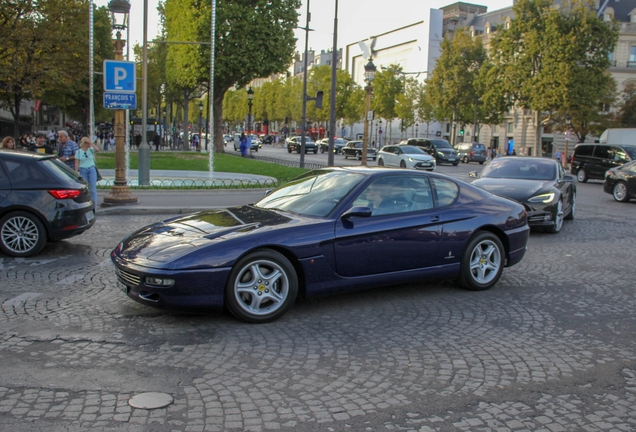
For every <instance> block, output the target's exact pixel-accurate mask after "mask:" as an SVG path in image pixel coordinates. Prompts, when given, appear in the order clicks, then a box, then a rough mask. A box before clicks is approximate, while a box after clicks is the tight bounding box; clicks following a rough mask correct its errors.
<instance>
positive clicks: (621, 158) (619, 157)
mask: <svg viewBox="0 0 636 432" xmlns="http://www.w3.org/2000/svg"><path fill="white" fill-rule="evenodd" d="M609 158H610V159H612V160H614V161H616V162H623V163H624V162H628V161H629V157H628V156H627V153H625V150H623V149H622V148H620V147H610V149H609Z"/></svg>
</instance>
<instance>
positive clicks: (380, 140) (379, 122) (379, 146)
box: [378, 119, 382, 148]
mask: <svg viewBox="0 0 636 432" xmlns="http://www.w3.org/2000/svg"><path fill="white" fill-rule="evenodd" d="M378 127H379V130H378V148H382V119H378Z"/></svg>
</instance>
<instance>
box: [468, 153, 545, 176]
mask: <svg viewBox="0 0 636 432" xmlns="http://www.w3.org/2000/svg"><path fill="white" fill-rule="evenodd" d="M556 173H557V170H556V162H555V161H554V160H552V159H545V160H541V159H538V158H537V159H535V158H527V159H526V158H497V159H494V160H492V161H491V162H490V163H489V164H488V165H487V166H486V168H484V169H483V170H482V172H481V173H480V174H479V177H481V178H509V179H524V180H554V179H555V178H556Z"/></svg>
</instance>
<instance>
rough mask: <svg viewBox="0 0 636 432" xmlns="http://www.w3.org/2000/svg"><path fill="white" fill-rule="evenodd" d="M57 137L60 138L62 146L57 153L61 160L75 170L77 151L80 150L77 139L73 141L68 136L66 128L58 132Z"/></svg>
mask: <svg viewBox="0 0 636 432" xmlns="http://www.w3.org/2000/svg"><path fill="white" fill-rule="evenodd" d="M57 138H58V139H59V140H60V147H59V149H58V154H57V155H58V157H59V158H60V161H62V162H64V163H65V164H66V165H68V167H69V168H70V169H72V170H74V169H75V152H77V150H79V146H78V145H77V143H76V142H75V141H71V139H70V138H69V137H68V133H67V132H66V131H64V130H61V131H59V132H58V133H57Z"/></svg>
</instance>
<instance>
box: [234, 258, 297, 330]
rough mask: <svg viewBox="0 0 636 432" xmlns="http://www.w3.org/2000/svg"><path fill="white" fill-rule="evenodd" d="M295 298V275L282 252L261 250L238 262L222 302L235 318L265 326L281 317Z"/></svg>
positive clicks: (292, 267)
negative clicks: (264, 324)
mask: <svg viewBox="0 0 636 432" xmlns="http://www.w3.org/2000/svg"><path fill="white" fill-rule="evenodd" d="M297 295H298V276H297V274H296V270H295V269H294V266H293V265H292V263H291V262H290V261H289V260H288V259H287V258H286V257H285V256H284V255H283V254H281V253H279V252H276V251H274V250H269V249H262V250H257V251H255V252H252V253H250V254H248V255H246V256H245V257H243V258H242V259H240V260H239V261H238V262H237V263H236V264H235V265H234V267H233V268H232V271H231V272H230V277H229V279H228V283H227V286H226V288H225V303H226V305H227V308H228V310H229V311H230V312H231V313H232V315H234V316H235V317H237V318H238V319H240V320H242V321H245V322H248V323H266V322H271V321H274V320H276V319H278V318H280V317H281V316H283V315H284V314H285V313H286V312H287V311H288V310H289V308H290V307H291V306H292V304H294V301H295V300H296V296H297Z"/></svg>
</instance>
